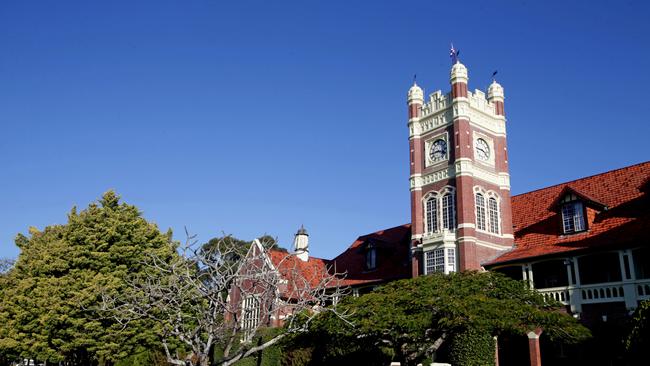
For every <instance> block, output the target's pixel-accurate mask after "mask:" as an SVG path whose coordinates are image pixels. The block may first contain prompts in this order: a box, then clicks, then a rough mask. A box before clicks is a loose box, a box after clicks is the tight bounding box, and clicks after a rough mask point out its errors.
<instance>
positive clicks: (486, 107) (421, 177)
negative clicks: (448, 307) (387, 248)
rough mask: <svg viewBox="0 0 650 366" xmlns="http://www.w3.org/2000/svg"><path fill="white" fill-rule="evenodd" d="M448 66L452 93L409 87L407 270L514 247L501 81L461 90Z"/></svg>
mask: <svg viewBox="0 0 650 366" xmlns="http://www.w3.org/2000/svg"><path fill="white" fill-rule="evenodd" d="M468 81H469V75H468V71H467V68H466V67H465V66H464V65H463V64H462V63H460V62H459V61H457V62H456V63H455V64H454V65H453V66H452V68H451V72H450V84H451V91H450V92H448V93H446V94H443V93H442V92H441V91H436V92H434V93H432V94H430V95H429V96H428V98H427V100H426V101H425V100H424V91H423V90H422V88H420V87H419V86H418V85H417V84H415V83H414V84H413V86H412V87H411V88H410V89H409V91H408V97H407V102H408V129H409V150H410V151H409V162H410V190H411V224H412V227H411V228H412V233H411V240H412V251H413V253H412V275H413V276H414V277H415V276H419V275H423V274H427V273H431V272H434V271H441V272H445V273H449V272H454V271H459V270H460V271H463V270H470V269H473V270H478V269H480V268H481V263H483V262H485V261H487V260H488V259H491V258H493V257H495V256H496V255H497V253H499V252H502V251H505V250H508V249H510V248H512V246H513V231H512V217H511V212H512V211H511V205H510V174H509V171H508V150H507V143H506V118H505V112H504V92H503V87H501V85H499V84H498V83H497V82H496V81H494V82H493V83H492V84H491V85H490V87H489V88H488V91H487V96H486V94H485V93H484V92H482V91H480V90H478V89H477V90H475V91H474V92H470V91H469V90H468Z"/></svg>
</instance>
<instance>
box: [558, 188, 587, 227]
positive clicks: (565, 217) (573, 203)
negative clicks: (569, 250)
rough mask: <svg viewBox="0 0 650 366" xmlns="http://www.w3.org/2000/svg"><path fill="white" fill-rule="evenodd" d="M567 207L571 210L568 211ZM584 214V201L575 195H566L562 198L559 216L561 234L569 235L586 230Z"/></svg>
mask: <svg viewBox="0 0 650 366" xmlns="http://www.w3.org/2000/svg"><path fill="white" fill-rule="evenodd" d="M569 208H570V209H571V211H572V212H569V211H568V210H569ZM586 216H587V212H586V208H585V205H584V203H583V202H582V201H581V200H579V199H577V197H576V196H575V195H567V196H565V198H564V199H562V202H561V206H560V218H561V225H562V233H563V234H565V235H571V234H576V233H581V232H584V231H587V221H586V220H585V217H586ZM567 226H570V227H567Z"/></svg>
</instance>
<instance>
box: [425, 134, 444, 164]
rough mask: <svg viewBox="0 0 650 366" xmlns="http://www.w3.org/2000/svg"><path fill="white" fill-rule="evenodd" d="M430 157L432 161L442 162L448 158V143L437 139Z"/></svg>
mask: <svg viewBox="0 0 650 366" xmlns="http://www.w3.org/2000/svg"><path fill="white" fill-rule="evenodd" d="M429 157H430V158H431V160H432V161H438V160H442V159H444V158H446V157H447V143H446V142H445V140H443V139H437V140H436V141H434V142H433V144H431V151H430V152H429Z"/></svg>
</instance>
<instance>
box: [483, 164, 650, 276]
mask: <svg viewBox="0 0 650 366" xmlns="http://www.w3.org/2000/svg"><path fill="white" fill-rule="evenodd" d="M567 189H571V190H574V191H575V192H577V193H579V195H581V196H583V197H584V198H587V199H588V200H591V201H594V202H597V203H601V204H603V205H605V206H606V207H607V210H602V211H600V212H598V213H597V214H596V215H595V218H593V222H590V223H589V225H588V230H587V231H586V232H582V233H576V234H572V235H563V234H562V227H561V216H560V213H559V211H558V207H557V206H554V205H553V204H552V203H553V202H555V201H556V200H557V199H558V197H559V196H560V195H561V194H562V193H563V192H565V191H566V190H567ZM512 218H513V225H514V229H515V248H514V249H512V250H510V251H508V252H506V253H504V254H502V255H501V256H499V257H498V258H496V259H494V260H492V261H491V262H490V263H486V265H488V266H493V265H495V264H503V263H506V262H516V261H521V260H523V259H526V258H533V257H540V256H549V255H557V254H561V253H566V252H574V251H587V250H594V249H596V250H598V249H610V248H622V247H631V246H635V245H641V244H646V243H650V161H649V162H644V163H640V164H636V165H632V166H629V167H625V168H621V169H617V170H612V171H609V172H606V173H602V174H597V175H593V176H590V177H586V178H581V179H578V180H574V181H572V182H567V183H562V184H558V185H555V186H551V187H547V188H543V189H539V190H536V191H532V192H528V193H524V194H520V195H517V196H514V197H512Z"/></svg>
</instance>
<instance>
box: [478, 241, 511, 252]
mask: <svg viewBox="0 0 650 366" xmlns="http://www.w3.org/2000/svg"><path fill="white" fill-rule="evenodd" d="M476 245H480V246H482V247H486V248H490V249H496V250H507V249H511V248H512V246H510V245H499V244H494V243H490V242H487V241H483V240H476Z"/></svg>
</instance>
